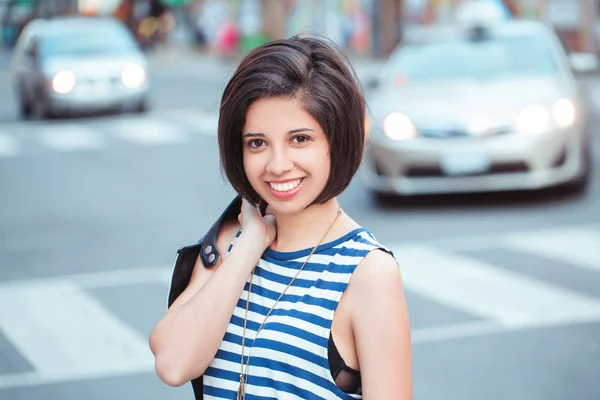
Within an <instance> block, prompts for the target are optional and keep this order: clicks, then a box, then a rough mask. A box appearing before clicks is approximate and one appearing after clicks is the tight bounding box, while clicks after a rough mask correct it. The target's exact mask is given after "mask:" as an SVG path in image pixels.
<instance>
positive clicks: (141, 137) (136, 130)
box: [111, 117, 190, 145]
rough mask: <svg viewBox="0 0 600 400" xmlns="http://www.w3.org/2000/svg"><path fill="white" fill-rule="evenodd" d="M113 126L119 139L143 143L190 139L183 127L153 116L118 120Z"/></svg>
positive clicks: (172, 142) (154, 143)
mask: <svg viewBox="0 0 600 400" xmlns="http://www.w3.org/2000/svg"><path fill="white" fill-rule="evenodd" d="M111 126H112V127H113V128H114V130H115V133H114V135H115V136H116V137H118V138H119V139H123V140H127V141H130V142H134V143H136V144H141V145H165V144H178V143H184V142H187V141H189V139H190V137H189V135H188V134H186V133H185V132H184V131H183V130H182V129H181V128H178V127H176V126H175V125H174V124H171V123H168V122H165V121H163V120H161V119H158V118H152V117H148V118H136V119H122V120H116V121H114V122H113V123H112V124H111Z"/></svg>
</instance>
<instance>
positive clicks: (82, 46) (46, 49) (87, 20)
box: [11, 17, 149, 118]
mask: <svg viewBox="0 0 600 400" xmlns="http://www.w3.org/2000/svg"><path fill="white" fill-rule="evenodd" d="M11 69H12V74H13V75H12V78H13V79H12V82H13V84H14V90H15V93H16V96H17V101H18V104H19V110H20V114H21V116H22V117H23V118H29V117H31V116H32V115H34V114H38V115H40V116H41V117H43V118H47V117H51V116H60V115H63V114H78V113H88V112H96V111H101V110H106V109H123V110H130V111H139V112H141V111H144V110H145V109H146V107H147V102H148V93H149V82H148V76H147V61H146V57H145V55H144V54H143V53H142V51H141V50H140V48H139V46H138V45H137V43H136V42H135V40H134V38H133V36H132V35H131V33H130V32H129V31H128V30H127V28H126V27H125V26H124V25H122V24H121V23H120V22H119V21H117V20H115V19H111V18H94V17H73V18H59V19H52V20H34V21H32V22H30V23H29V24H28V25H27V26H26V27H25V29H24V30H23V33H22V34H21V36H20V37H19V40H18V41H17V45H16V47H15V51H14V53H13V58H12V65H11Z"/></svg>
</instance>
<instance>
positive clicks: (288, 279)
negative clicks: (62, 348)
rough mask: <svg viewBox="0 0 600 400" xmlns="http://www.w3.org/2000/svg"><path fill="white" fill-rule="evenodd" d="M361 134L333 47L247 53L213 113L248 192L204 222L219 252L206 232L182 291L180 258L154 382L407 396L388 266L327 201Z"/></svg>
mask: <svg viewBox="0 0 600 400" xmlns="http://www.w3.org/2000/svg"><path fill="white" fill-rule="evenodd" d="M364 142H365V101H364V99H363V95H362V91H361V89H360V86H359V84H358V83H357V79H356V76H355V74H354V72H353V70H352V68H351V67H350V66H349V63H348V62H347V59H346V58H345V57H344V56H343V55H342V54H341V52H340V51H339V49H337V47H335V46H334V45H333V44H331V43H329V42H328V41H327V40H324V39H316V38H310V37H293V38H290V39H287V40H278V41H273V42H269V43H267V44H265V45H263V46H261V47H258V48H257V49H255V50H254V51H252V52H251V53H250V54H249V55H248V56H246V57H245V58H244V60H243V61H242V62H241V63H240V65H239V67H238V68H237V70H236V72H235V74H234V75H233V77H232V78H231V81H230V82H229V83H228V85H227V87H226V88H225V91H224V94H223V98H222V102H221V109H220V118H219V146H220V153H221V161H222V166H223V169H224V171H225V174H226V175H227V178H228V180H229V181H230V183H231V184H232V186H233V187H234V188H235V190H236V191H237V192H238V193H239V194H240V196H241V197H242V198H243V199H244V200H243V202H241V206H240V203H239V202H238V203H237V206H238V207H240V208H241V209H235V207H236V206H235V204H236V202H235V201H234V203H232V205H230V207H229V209H228V211H226V213H224V216H222V218H220V219H219V221H217V224H215V226H213V229H212V230H213V231H214V232H213V234H214V236H215V237H216V243H215V244H216V248H213V247H212V246H211V245H207V244H206V241H207V240H209V237H210V236H211V235H210V234H209V235H207V236H205V238H204V241H201V242H200V243H199V244H198V245H197V247H196V252H195V253H193V254H194V258H193V261H192V262H191V263H190V264H189V266H187V267H185V266H184V267H182V268H181V269H182V270H189V276H188V279H189V283H188V281H187V280H186V281H185V284H184V285H183V287H185V290H183V287H181V288H180V291H182V293H181V294H179V293H178V292H177V288H176V287H175V286H182V285H181V282H179V283H177V285H176V284H175V281H176V280H177V279H179V278H177V277H178V274H181V271H177V267H176V271H175V275H174V286H173V287H172V293H171V294H172V295H173V291H175V295H173V296H172V298H171V299H170V301H172V304H171V306H170V308H169V310H168V312H167V314H166V315H165V316H164V318H163V319H162V320H161V321H160V322H159V323H158V324H157V325H156V327H155V329H154V331H153V332H152V335H151V337H150V346H151V349H152V352H153V353H154V355H155V357H156V372H157V374H158V376H159V377H160V379H161V380H163V381H164V382H165V383H167V384H168V385H171V386H180V385H183V384H184V383H186V382H188V381H190V380H193V383H194V384H195V386H194V389H195V393H196V396H197V398H200V397H201V396H203V397H204V398H205V399H247V400H251V399H361V398H366V399H368V400H386V399H390V400H392V399H393V400H407V399H411V398H412V377H411V348H410V328H409V316H408V312H407V307H406V301H405V297H404V292H403V285H402V279H401V275H400V271H399V268H398V264H397V263H396V261H395V259H394V258H393V255H392V254H391V253H390V252H389V251H388V250H387V249H386V248H385V247H384V246H382V245H381V244H380V243H379V242H378V241H377V240H376V239H375V237H374V236H373V234H372V233H371V232H370V231H369V230H367V229H365V228H362V227H360V226H359V224H358V223H356V222H355V221H354V220H352V218H350V217H349V216H348V215H347V214H345V213H344V211H343V210H342V209H341V207H340V204H339V203H338V201H337V199H336V196H338V195H339V194H340V193H342V191H343V190H344V189H345V188H346V187H347V186H348V184H349V183H350V181H351V179H352V177H353V176H354V174H355V172H356V171H357V169H358V167H359V164H360V162H361V158H362V152H363V145H364ZM265 208H266V210H265ZM231 210H233V215H237V214H238V213H239V216H238V218H237V219H236V218H235V217H234V218H229V219H228V218H227V215H232V212H231ZM180 255H181V254H180ZM207 255H209V256H208V257H207ZM199 377H200V378H199Z"/></svg>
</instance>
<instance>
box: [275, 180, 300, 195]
mask: <svg viewBox="0 0 600 400" xmlns="http://www.w3.org/2000/svg"><path fill="white" fill-rule="evenodd" d="M300 182H302V179H297V180H295V181H291V182H286V183H273V182H269V185H271V187H272V188H273V189H275V190H277V191H278V192H288V191H290V190H292V189H295V188H296V187H298V185H299V184H300Z"/></svg>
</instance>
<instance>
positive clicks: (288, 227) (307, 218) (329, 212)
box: [271, 198, 339, 252]
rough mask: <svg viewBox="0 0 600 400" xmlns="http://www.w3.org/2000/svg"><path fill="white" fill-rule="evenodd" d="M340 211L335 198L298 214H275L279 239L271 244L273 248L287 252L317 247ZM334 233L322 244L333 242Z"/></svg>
mask: <svg viewBox="0 0 600 400" xmlns="http://www.w3.org/2000/svg"><path fill="white" fill-rule="evenodd" d="M338 209H339V204H338V202H337V200H336V199H335V198H333V199H331V200H329V201H327V202H326V203H324V204H314V205H312V206H310V207H308V208H307V209H305V210H302V211H301V212H298V213H296V214H281V213H275V218H276V220H277V237H276V238H275V240H274V241H273V243H272V244H271V248H272V249H273V250H276V251H285V252H287V251H296V250H302V249H306V248H309V247H314V246H316V245H317V243H318V242H319V240H320V239H321V238H322V237H323V235H324V234H325V232H327V230H328V229H329V227H330V226H331V224H332V223H333V221H334V220H335V217H336V215H337V212H338ZM332 232H333V230H331V231H330V233H329V234H328V235H327V237H325V238H324V239H323V242H322V243H326V242H328V241H329V240H331V234H332ZM322 243H321V244H322Z"/></svg>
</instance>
